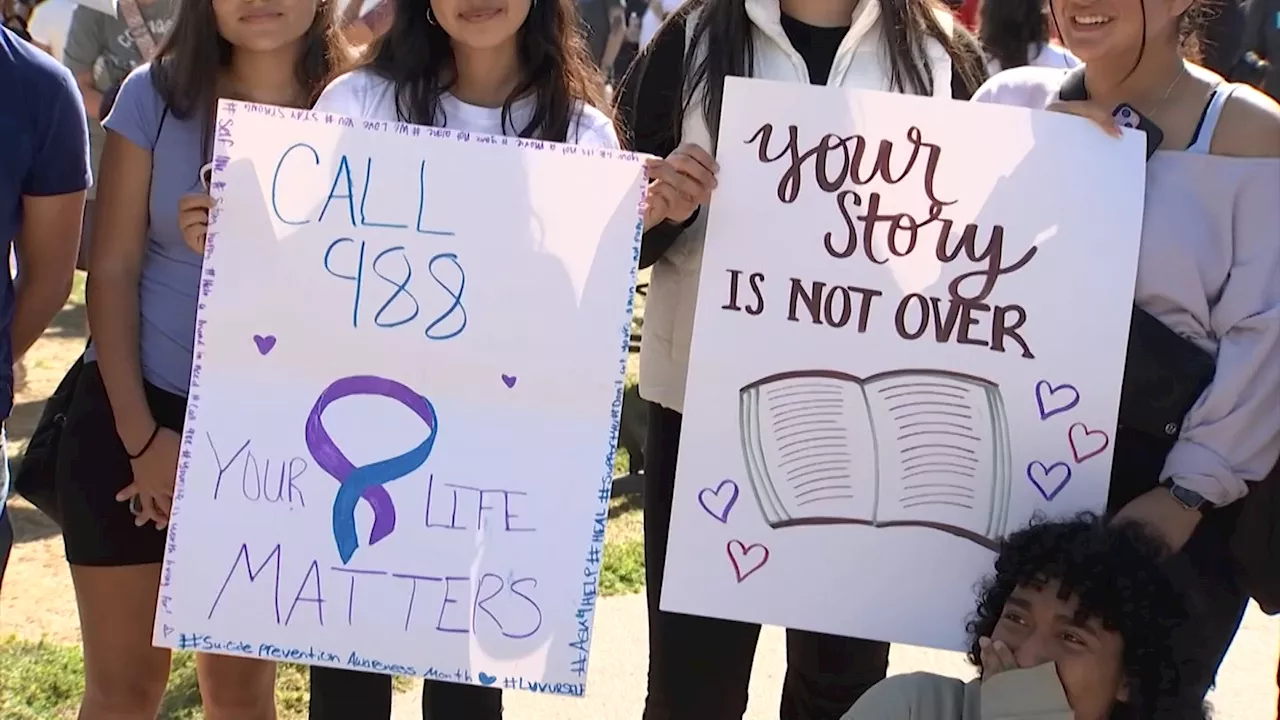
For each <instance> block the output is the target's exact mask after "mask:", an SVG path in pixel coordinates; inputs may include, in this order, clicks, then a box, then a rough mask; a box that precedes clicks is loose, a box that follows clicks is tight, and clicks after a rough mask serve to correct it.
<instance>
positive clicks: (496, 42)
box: [456, 27, 515, 50]
mask: <svg viewBox="0 0 1280 720" xmlns="http://www.w3.org/2000/svg"><path fill="white" fill-rule="evenodd" d="M513 37H515V33H514V32H512V31H511V30H510V29H508V28H503V27H477V28H472V29H471V30H470V31H468V32H466V33H464V34H462V36H461V37H459V38H456V40H457V41H459V42H461V43H462V44H463V45H465V46H467V47H469V48H471V49H473V50H492V49H494V48H496V47H499V46H501V45H504V44H506V43H508V42H510V41H511V39H512V38H513Z"/></svg>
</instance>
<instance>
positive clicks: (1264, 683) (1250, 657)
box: [394, 595, 1280, 720]
mask: <svg viewBox="0 0 1280 720" xmlns="http://www.w3.org/2000/svg"><path fill="white" fill-rule="evenodd" d="M595 627H596V636H595V639H594V641H593V642H592V645H591V650H592V653H591V669H590V673H589V678H588V684H587V698H586V699H584V700H570V699H564V698H555V697H546V696H540V695H533V694H530V693H507V697H506V699H505V705H506V713H505V714H506V716H507V717H508V718H511V720H639V719H640V712H641V708H642V707H643V703H644V685H645V667H646V657H645V653H644V652H643V651H642V649H643V648H645V647H646V646H647V641H646V631H645V605H644V596H643V595H630V596H626V597H620V598H609V599H606V600H604V601H603V602H602V603H601V604H600V608H599V610H598V611H597V614H596V625H595ZM782 641H783V636H782V631H781V630H779V629H777V628H768V629H766V630H765V632H764V634H763V636H762V638H761V642H760V648H759V650H758V651H757V652H756V661H755V668H754V673H753V674H752V678H751V704H750V707H749V708H748V710H747V716H746V720H776V718H777V717H778V711H777V702H778V697H779V693H780V689H781V685H782V672H783V666H784V653H783V642H782ZM1278 654H1280V618H1269V617H1267V616H1266V615H1263V614H1262V612H1261V611H1259V610H1258V609H1257V607H1250V608H1249V614H1248V616H1246V618H1245V624H1244V627H1243V628H1241V630H1240V634H1239V635H1238V636H1237V637H1236V642H1235V645H1233V646H1232V648H1231V652H1230V654H1228V655H1227V661H1226V663H1225V665H1224V666H1223V669H1222V671H1221V673H1220V674H1219V677H1218V688H1217V689H1216V690H1215V691H1214V692H1213V694H1212V695H1210V701H1211V702H1212V703H1213V705H1214V708H1215V713H1214V716H1213V717H1214V720H1266V719H1267V718H1274V717H1276V680H1275V677H1276V660H1277V655H1278ZM915 670H929V671H931V672H939V673H945V674H949V675H953V676H956V677H967V676H968V672H967V666H966V665H965V664H964V662H963V661H962V660H961V659H960V657H959V656H958V655H957V654H955V653H945V652H939V651H934V650H921V649H918V648H908V647H899V646H895V647H894V649H893V656H892V659H891V666H890V670H889V671H890V672H891V673H894V674H897V673H904V672H912V671H915ZM420 707H421V706H420V700H419V699H418V695H417V693H414V694H412V695H402V696H400V697H399V698H397V701H396V711H395V713H394V720H418V718H421V711H420V710H419V708H420Z"/></svg>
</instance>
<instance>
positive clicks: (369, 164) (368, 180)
mask: <svg viewBox="0 0 1280 720" xmlns="http://www.w3.org/2000/svg"><path fill="white" fill-rule="evenodd" d="M372 184H373V158H368V159H367V160H365V164H364V190H363V191H362V192H361V193H360V224H361V225H364V226H366V227H388V228H407V227H409V226H408V225H396V224H394V223H380V222H372V221H370V220H368V219H367V218H366V217H365V214H364V204H365V201H367V200H368V199H369V186H370V185H372Z"/></svg>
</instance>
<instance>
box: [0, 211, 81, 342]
mask: <svg viewBox="0 0 1280 720" xmlns="http://www.w3.org/2000/svg"><path fill="white" fill-rule="evenodd" d="M83 216H84V191H83V190H81V191H79V192H73V193H68V194H65V195H48V196H33V195H24V196H23V197H22V230H21V231H19V232H18V237H17V238H16V239H15V240H14V250H15V252H16V253H17V256H18V269H19V271H18V280H17V288H16V292H15V295H14V312H13V328H12V338H13V340H12V342H13V357H14V359H15V360H16V359H18V358H21V357H22V356H23V354H25V353H26V352H27V350H29V349H30V348H31V346H32V345H34V344H35V342H36V340H39V339H40V336H41V335H42V334H44V331H45V328H47V327H49V323H50V322H52V321H53V316H54V315H57V314H58V311H59V310H61V309H62V306H63V305H64V304H66V302H67V297H68V296H70V295H71V281H72V278H73V276H74V275H75V271H76V252H77V251H78V250H79V249H80V222H81V219H82V218H83Z"/></svg>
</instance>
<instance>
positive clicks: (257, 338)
mask: <svg viewBox="0 0 1280 720" xmlns="http://www.w3.org/2000/svg"><path fill="white" fill-rule="evenodd" d="M253 344H254V345H257V346H258V352H259V353H261V354H263V355H266V354H267V353H269V352H271V348H273V347H275V346H276V336H275V335H254V336H253Z"/></svg>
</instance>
